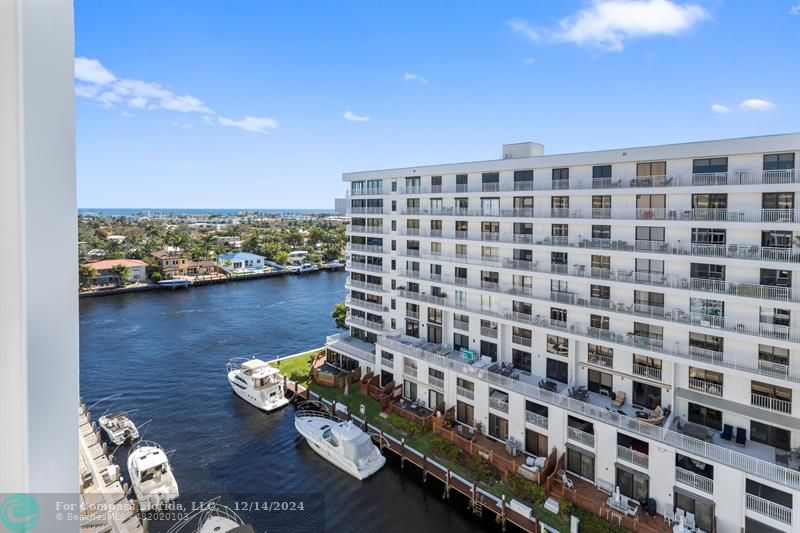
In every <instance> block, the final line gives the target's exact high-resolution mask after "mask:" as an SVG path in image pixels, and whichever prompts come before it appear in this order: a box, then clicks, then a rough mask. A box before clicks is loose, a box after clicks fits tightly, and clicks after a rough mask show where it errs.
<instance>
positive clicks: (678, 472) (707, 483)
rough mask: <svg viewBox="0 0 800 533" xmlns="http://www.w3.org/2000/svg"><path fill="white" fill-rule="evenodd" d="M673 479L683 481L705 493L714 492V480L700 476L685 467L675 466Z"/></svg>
mask: <svg viewBox="0 0 800 533" xmlns="http://www.w3.org/2000/svg"><path fill="white" fill-rule="evenodd" d="M675 481H677V482H678V483H683V484H684V485H688V486H690V487H692V488H695V489H697V490H700V491H703V492H705V493H706V494H714V480H713V479H709V478H707V477H705V476H701V475H700V474H697V473H695V472H692V471H690V470H686V469H685V468H681V467H679V466H676V467H675Z"/></svg>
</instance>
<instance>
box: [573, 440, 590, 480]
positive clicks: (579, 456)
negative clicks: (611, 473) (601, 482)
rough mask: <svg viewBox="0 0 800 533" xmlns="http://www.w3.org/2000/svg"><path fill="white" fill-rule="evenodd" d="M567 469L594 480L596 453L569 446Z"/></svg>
mask: <svg viewBox="0 0 800 533" xmlns="http://www.w3.org/2000/svg"><path fill="white" fill-rule="evenodd" d="M567 471H568V472H570V473H572V474H575V475H576V476H580V477H582V478H584V479H588V480H590V481H592V482H594V455H591V454H589V453H586V452H582V451H579V450H577V449H575V448H572V447H570V448H567Z"/></svg>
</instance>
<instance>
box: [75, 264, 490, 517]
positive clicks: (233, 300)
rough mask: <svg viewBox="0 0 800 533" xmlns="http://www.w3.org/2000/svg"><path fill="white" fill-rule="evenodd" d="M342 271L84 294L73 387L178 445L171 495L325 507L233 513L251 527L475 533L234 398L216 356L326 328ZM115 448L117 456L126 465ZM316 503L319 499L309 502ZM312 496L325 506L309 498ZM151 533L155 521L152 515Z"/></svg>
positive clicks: (315, 341)
mask: <svg viewBox="0 0 800 533" xmlns="http://www.w3.org/2000/svg"><path fill="white" fill-rule="evenodd" d="M344 279H345V274H344V273H342V272H338V273H332V272H328V273H319V274H316V275H311V276H302V277H301V276H284V277H279V278H269V279H262V280H253V281H245V282H238V283H229V284H224V285H212V286H206V287H194V288H190V289H182V290H176V291H156V292H146V293H138V294H128V295H119V296H108V297H101V298H87V299H83V300H81V309H80V313H81V322H80V333H81V338H80V339H81V346H80V347H81V350H80V353H81V361H80V362H81V377H80V383H81V394H82V396H83V398H84V399H85V400H86V402H87V403H88V404H92V403H93V402H96V401H98V400H99V399H101V398H104V397H106V396H109V395H112V394H115V393H120V394H121V397H119V398H117V399H114V400H110V401H105V402H102V403H101V404H99V405H98V406H96V407H94V408H93V409H92V413H93V415H94V416H95V417H96V416H99V415H100V414H102V412H103V411H104V410H106V409H125V410H128V409H136V410H137V411H136V412H135V413H134V414H133V415H132V417H133V419H134V420H135V421H136V422H137V423H139V424H140V425H142V423H143V422H145V421H146V420H148V419H149V420H151V422H149V423H147V424H145V425H144V428H145V429H144V432H145V437H144V438H146V439H148V440H155V441H157V442H159V443H160V444H161V445H162V446H163V447H164V448H165V449H167V450H175V451H174V454H173V455H172V459H171V464H172V466H173V467H174V469H175V473H176V477H177V479H178V483H179V485H180V489H181V493H182V495H181V500H180V501H182V502H185V503H188V502H190V501H195V499H197V500H205V499H207V498H208V497H210V496H213V495H221V496H223V500H224V501H226V503H229V504H232V503H233V502H235V501H238V500H240V499H244V498H247V500H248V501H251V500H252V499H253V498H254V497H258V498H263V499H267V500H282V499H284V500H289V501H295V500H297V499H298V498H306V499H307V501H309V502H312V505H309V506H308V507H307V509H308V508H313V507H315V505H316V508H318V509H319V508H320V507H324V512H323V511H322V510H321V509H319V512H318V513H316V512H311V511H306V512H294V513H282V514H277V515H276V514H275V513H268V512H248V511H241V510H240V514H241V515H242V516H243V517H244V518H245V519H246V520H248V521H249V522H252V523H253V525H254V526H255V529H256V531H265V530H269V531H311V530H314V531H322V530H327V531H442V530H446V529H447V530H453V531H472V530H477V529H480V530H487V529H498V528H496V527H495V526H494V524H493V523H492V521H491V518H489V517H488V516H487V515H488V513H485V515H484V520H483V522H480V521H477V520H476V519H474V518H473V517H472V516H471V515H470V514H469V513H468V512H467V511H466V501H465V500H462V499H459V498H457V497H451V500H450V502H449V503H448V502H444V501H443V500H442V499H441V495H442V489H441V485H439V484H437V483H436V482H435V481H433V480H429V481H428V482H427V483H426V484H424V485H423V484H422V483H421V475H420V474H419V472H418V471H414V470H413V469H412V468H411V467H408V466H407V467H406V469H405V470H401V469H400V468H399V466H398V464H396V461H390V462H389V463H388V464H387V466H386V467H384V468H383V469H382V470H381V471H380V472H379V473H377V474H376V475H374V476H373V477H371V478H369V479H367V480H365V481H362V482H359V481H356V480H355V479H353V478H352V477H350V476H349V475H347V474H345V473H344V472H342V471H340V470H339V469H337V468H335V467H333V466H332V465H330V464H329V463H327V462H326V461H325V460H323V459H322V458H320V457H319V456H318V455H317V454H316V453H314V452H313V451H312V450H311V449H310V448H309V447H308V445H307V444H306V443H305V441H302V440H298V437H297V432H296V430H295V429H294V420H293V411H294V407H292V406H289V407H287V408H285V409H283V410H281V411H279V412H277V413H272V414H264V413H261V412H260V411H258V410H256V409H254V408H252V407H251V406H250V405H248V404H246V403H245V402H244V401H242V400H241V399H239V398H238V397H236V396H235V395H234V394H233V393H232V391H231V390H230V387H229V385H228V383H227V380H226V377H225V363H226V362H227V360H228V359H229V358H232V357H236V356H249V355H260V356H264V357H269V356H274V355H285V354H291V353H297V352H300V351H304V350H306V349H309V348H311V347H315V346H319V345H321V344H323V343H324V339H325V336H326V335H329V334H331V333H335V331H336V329H335V326H334V323H333V319H332V318H331V317H330V312H331V309H332V308H333V305H334V304H335V303H337V302H340V301H342V300H344V297H345V290H344V288H343V287H344ZM125 454H126V449H124V448H123V449H122V450H120V451H119V452H117V457H118V459H119V463H120V464H121V465H124V464H125V462H126V459H125V457H126V456H125ZM313 502H316V504H313ZM320 504H322V505H320ZM151 529H152V530H159V529H160V528H159V524H155V525H154V527H153V528H151Z"/></svg>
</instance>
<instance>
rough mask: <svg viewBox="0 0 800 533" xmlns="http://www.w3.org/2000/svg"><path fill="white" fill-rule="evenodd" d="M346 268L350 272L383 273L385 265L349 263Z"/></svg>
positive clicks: (359, 262)
mask: <svg viewBox="0 0 800 533" xmlns="http://www.w3.org/2000/svg"><path fill="white" fill-rule="evenodd" d="M345 266H346V267H347V268H348V269H350V270H362V271H365V272H383V265H376V264H373V263H366V262H361V261H347V263H346V264H345Z"/></svg>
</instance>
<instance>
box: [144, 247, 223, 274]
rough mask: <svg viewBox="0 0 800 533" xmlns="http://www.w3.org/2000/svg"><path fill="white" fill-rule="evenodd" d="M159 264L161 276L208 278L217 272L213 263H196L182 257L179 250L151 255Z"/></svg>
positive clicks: (160, 251)
mask: <svg viewBox="0 0 800 533" xmlns="http://www.w3.org/2000/svg"><path fill="white" fill-rule="evenodd" d="M151 255H152V256H153V257H154V258H156V260H157V261H158V263H159V268H160V269H161V274H162V275H163V276H165V277H175V276H210V275H213V274H214V273H215V272H216V271H217V265H216V263H215V262H214V261H208V260H201V261H196V260H194V259H192V258H190V257H185V256H183V255H182V253H181V251H180V250H159V251H157V252H153V253H152V254H151Z"/></svg>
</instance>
